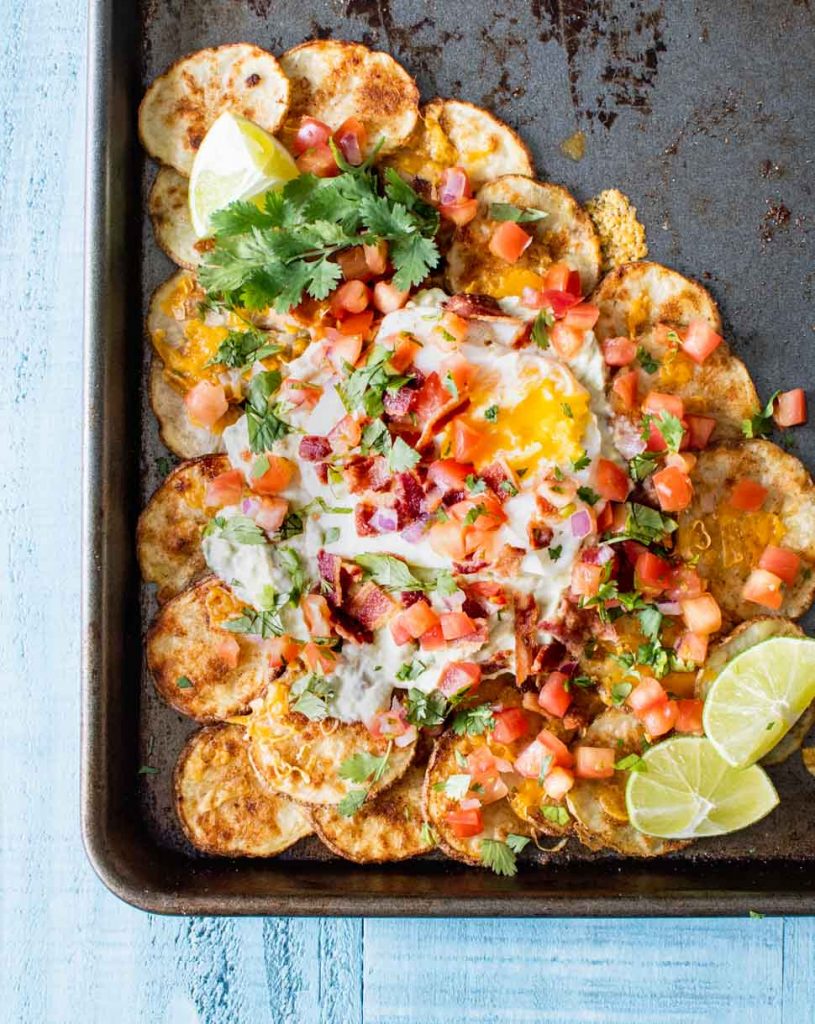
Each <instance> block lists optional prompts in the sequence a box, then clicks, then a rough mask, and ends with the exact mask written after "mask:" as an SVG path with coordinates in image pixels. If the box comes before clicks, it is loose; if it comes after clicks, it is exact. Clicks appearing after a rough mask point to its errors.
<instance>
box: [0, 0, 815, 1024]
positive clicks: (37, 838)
mask: <svg viewBox="0 0 815 1024" xmlns="http://www.w3.org/2000/svg"><path fill="white" fill-rule="evenodd" d="M134 2H135V0H134ZM84 64H85V10H84V0H2V2H0V297H1V298H2V306H1V307H0V308H2V315H1V316H0V351H2V355H3V365H4V367H5V371H6V372H5V375H4V386H3V387H1V388H0V439H1V440H0V481H2V486H0V685H1V686H2V695H3V729H2V738H1V739H0V779H2V790H0V793H1V794H2V795H1V796H0V1020H2V1021H4V1022H5V1021H9V1022H12V1024H51V1022H58V1024H62V1022H66V1024H74V1022H77V1021H81V1022H83V1024H97V1022H98V1024H110V1022H116V1024H197V1022H203V1024H227V1022H228V1024H359V1022H362V1021H364V1024H379V1022H387V1024H399V1022H406V1021H410V1022H415V1024H433V1022H434V1021H444V1022H445V1024H449V1022H451V1021H454V1022H468V1021H479V1022H484V1021H502V1022H508V1024H516V1022H523V1021H536V1022H537V1021H561V1020H562V1021H574V1022H577V1021H600V1022H604V1024H605V1022H613V1021H617V1020H621V1021H626V1022H631V1021H637V1022H639V1021H644V1022H647V1024H651V1022H656V1021H663V1020H670V1021H682V1022H683V1024H684V1022H688V1021H690V1022H693V1021H716V1022H722V1024H724V1022H727V1021H731V1020H735V1021H739V1022H740V1024H750V1022H752V1021H761V1022H762V1024H776V1022H778V1021H781V1022H782V1024H801V1022H803V1024H808V1022H811V1021H812V1020H813V1018H814V1017H815V1013H814V1012H813V1006H814V1005H815V1003H814V1002H813V974H814V973H815V972H813V966H815V921H813V920H786V921H783V922H782V921H780V920H764V921H749V920H741V921H688V922H680V921H676V922H647V921H641V922H618V923H615V922H611V921H606V922H569V921H540V922H528V921H526V922H512V921H473V922H457V921H438V922H428V921H406V922H384V921H371V922H367V923H366V924H365V926H364V929H363V925H362V923H360V922H357V921H347V920H337V921H331V920H311V921H293V920H287V919H269V920H266V921H261V920H243V921H240V920H223V921H218V920H202V919H188V920H183V919H182V920H179V919H159V918H153V917H149V916H147V915H144V914H142V913H140V912H138V911H135V910H132V909H131V908H129V907H125V906H124V905H122V904H121V903H119V902H118V901H117V900H116V899H114V898H113V897H112V896H110V895H109V894H108V893H107V892H106V891H105V890H104V889H103V888H102V886H101V885H100V884H99V883H98V882H97V880H96V878H95V877H94V876H93V874H92V872H91V870H90V868H89V867H88V865H87V863H86V862H85V859H84V856H83V853H82V850H81V846H80V843H79V838H78V835H79V826H78V800H77V791H78V782H77V765H78V757H79V754H78V725H79V710H78V708H79V699H78V696H79V694H78V669H79V637H78V601H79V505H80V503H79V467H80V425H81V330H82V309H81V287H82V265H81V261H82V180H83V164H84V159H83V144H84V139H83V132H84ZM363 963H364V971H363Z"/></svg>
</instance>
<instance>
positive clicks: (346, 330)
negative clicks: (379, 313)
mask: <svg viewBox="0 0 815 1024" xmlns="http://www.w3.org/2000/svg"><path fill="white" fill-rule="evenodd" d="M373 322H374V311H373V310H372V309H366V310H365V312H364V313H353V314H352V315H351V316H345V317H343V318H342V320H338V321H337V330H338V331H339V332H340V334H354V335H357V336H358V337H359V338H364V337H365V336H366V335H367V334H368V332H369V331H370V329H371V326H372V325H373Z"/></svg>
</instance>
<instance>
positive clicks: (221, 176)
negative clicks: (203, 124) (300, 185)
mask: <svg viewBox="0 0 815 1024" xmlns="http://www.w3.org/2000/svg"><path fill="white" fill-rule="evenodd" d="M299 173H300V172H299V171H298V170H297V165H296V164H295V162H294V160H293V159H292V158H291V155H290V154H289V151H288V150H287V149H286V148H285V147H284V146H283V145H281V143H279V142H278V141H277V139H275V138H273V137H272V136H271V135H269V133H268V132H265V131H264V130H263V129H262V128H260V127H258V125H256V124H253V123H252V122H251V121H248V120H247V119H246V118H245V117H240V116H239V115H238V114H230V113H229V111H225V112H224V113H223V114H221V116H220V117H219V118H218V119H217V120H216V121H214V122H213V124H212V127H211V128H210V129H209V131H208V132H207V134H206V135H205V136H204V141H203V142H202V143H201V146H200V148H199V150H198V152H197V153H196V155H195V161H194V162H193V165H192V173H191V174H190V192H189V195H190V217H191V218H192V226H193V229H194V231H195V233H196V235H197V236H198V237H199V238H206V237H207V235H208V234H210V233H211V226H210V224H211V218H212V214H213V213H215V211H216V210H222V209H223V208H224V207H225V206H229V204H230V203H234V202H235V201H236V200H237V199H253V198H255V197H256V196H258V195H261V194H262V193H264V192H268V191H269V189H271V188H275V187H276V186H278V185H282V184H284V183H285V182H287V181H290V180H291V179H292V178H296V177H297V175H298V174H299Z"/></svg>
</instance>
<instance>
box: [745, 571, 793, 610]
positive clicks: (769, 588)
mask: <svg viewBox="0 0 815 1024" xmlns="http://www.w3.org/2000/svg"><path fill="white" fill-rule="evenodd" d="M782 583H783V580H782V579H781V577H780V576H776V574H775V573H774V572H768V571H767V570H766V569H753V571H752V572H751V573H750V575H749V576H748V577H747V580H746V582H745V584H744V586H743V587H742V591H741V596H742V597H743V598H744V600H745V601H752V603H753V604H760V605H761V606H762V608H772V610H773V611H778V609H779V608H780V607H781V604H782V602H783V600H784V595H783V594H782V593H781V584H782Z"/></svg>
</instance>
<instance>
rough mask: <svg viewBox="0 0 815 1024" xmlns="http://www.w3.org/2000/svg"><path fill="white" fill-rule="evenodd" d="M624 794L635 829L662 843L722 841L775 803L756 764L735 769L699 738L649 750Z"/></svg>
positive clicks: (673, 741)
mask: <svg viewBox="0 0 815 1024" xmlns="http://www.w3.org/2000/svg"><path fill="white" fill-rule="evenodd" d="M643 761H644V762H645V764H644V766H643V770H642V771H638V772H632V773H631V774H630V775H629V777H628V783H627V785H626V789H625V804H626V809H627V810H628V817H629V820H630V822H631V824H632V825H633V826H634V828H636V829H639V831H640V832H645V833H646V835H649V836H659V837H661V838H662V839H696V838H698V837H701V836H720V835H724V834H725V833H727V832H735V831H736V830H737V829H740V828H746V827H747V826H748V825H752V824H753V822H756V821H758V820H759V818H763V817H764V815H765V814H769V812H770V811H771V810H772V809H773V808H774V807H775V806H776V804H777V803H778V794H777V793H776V791H775V787H774V786H773V784H772V782H770V780H769V777H768V776H767V773H766V772H765V771H764V769H763V768H759V766H758V765H757V764H755V765H752V766H751V767H750V768H733V767H732V766H731V765H729V764H728V763H727V761H723V760H722V758H721V757H720V756H719V754H718V752H717V751H716V748H715V747H714V746H713V744H712V743H710V741H709V740H707V739H706V738H704V737H702V736H674V737H672V738H671V739H668V740H665V742H664V743H658V744H657V745H656V746H655V747H651V749H650V750H648V751H647V752H646V753H645V754H644V756H643Z"/></svg>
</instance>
